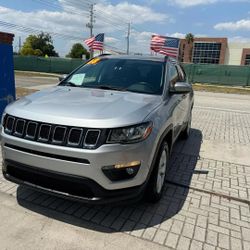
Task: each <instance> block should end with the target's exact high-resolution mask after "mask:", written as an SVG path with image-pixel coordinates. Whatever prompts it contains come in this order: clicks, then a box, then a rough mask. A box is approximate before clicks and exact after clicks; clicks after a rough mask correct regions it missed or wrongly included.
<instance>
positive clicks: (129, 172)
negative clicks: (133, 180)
mask: <svg viewBox="0 0 250 250" xmlns="http://www.w3.org/2000/svg"><path fill="white" fill-rule="evenodd" d="M126 171H127V173H128V174H129V175H132V174H134V172H135V170H134V169H133V168H126Z"/></svg>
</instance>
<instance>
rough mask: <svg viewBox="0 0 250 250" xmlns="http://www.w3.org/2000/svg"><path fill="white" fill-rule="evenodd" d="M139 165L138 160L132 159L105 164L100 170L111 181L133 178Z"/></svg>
mask: <svg viewBox="0 0 250 250" xmlns="http://www.w3.org/2000/svg"><path fill="white" fill-rule="evenodd" d="M140 166H141V162H140V161H132V162H128V163H121V164H115V165H113V166H105V167H103V168H102V171H103V173H104V174H105V175H106V176H107V177H108V178H109V179H110V180H111V181H119V180H126V179H131V178H134V177H135V176H136V175H137V173H138V171H139V169H140Z"/></svg>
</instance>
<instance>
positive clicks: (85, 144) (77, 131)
mask: <svg viewBox="0 0 250 250" xmlns="http://www.w3.org/2000/svg"><path fill="white" fill-rule="evenodd" d="M17 122H19V124H18V126H17V127H18V128H17V131H19V132H20V133H15V130H16V124H17ZM20 122H23V123H22V124H21V123H20ZM3 126H4V127H3V129H4V130H3V131H4V133H6V134H8V135H10V136H13V137H18V138H22V139H25V140H32V141H34V142H35V141H36V142H40V143H46V144H54V145H58V146H63V147H76V148H85V149H96V148H98V147H100V146H101V145H102V144H105V143H106V137H107V129H92V128H85V127H75V126H68V125H60V124H51V123H43V122H40V121H33V120H29V119H23V118H19V117H14V116H11V115H8V114H6V120H5V123H4V124H3ZM8 128H9V130H8ZM22 129H23V131H21V130H22ZM57 129H61V130H60V131H57V132H58V134H56V130H57ZM91 132H93V134H89V133H91ZM71 134H72V136H71Z"/></svg>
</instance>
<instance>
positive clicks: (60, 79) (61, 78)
mask: <svg viewBox="0 0 250 250" xmlns="http://www.w3.org/2000/svg"><path fill="white" fill-rule="evenodd" d="M67 76H68V75H61V76H59V77H58V79H59V81H60V82H61V81H63V80H64V79H65V78H67Z"/></svg>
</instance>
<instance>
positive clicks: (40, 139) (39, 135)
mask: <svg viewBox="0 0 250 250" xmlns="http://www.w3.org/2000/svg"><path fill="white" fill-rule="evenodd" d="M43 126H47V127H49V133H48V135H49V136H48V138H47V139H45V138H42V137H41V129H42V127H43ZM51 127H52V126H51V125H50V124H41V125H40V127H39V132H38V139H37V140H38V141H40V142H48V141H49V137H50V134H51Z"/></svg>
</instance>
